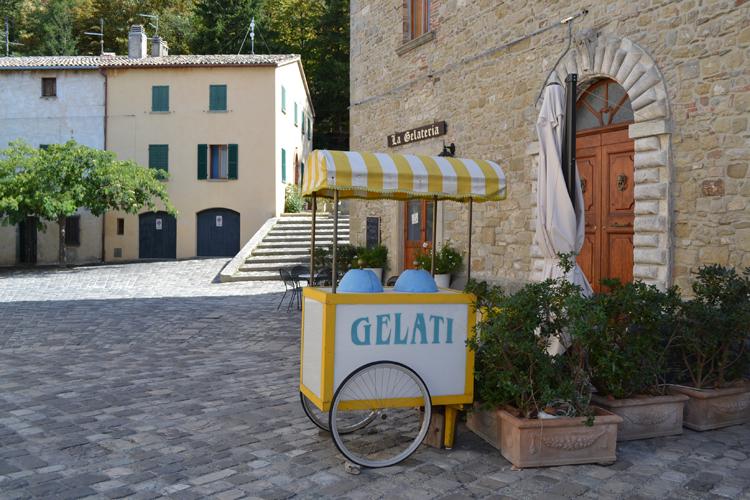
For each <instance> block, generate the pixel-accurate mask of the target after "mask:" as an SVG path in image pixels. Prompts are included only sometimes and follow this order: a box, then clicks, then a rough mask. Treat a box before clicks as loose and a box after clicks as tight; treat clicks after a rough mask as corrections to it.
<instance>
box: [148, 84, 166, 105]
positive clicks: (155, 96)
mask: <svg viewBox="0 0 750 500" xmlns="http://www.w3.org/2000/svg"><path fill="white" fill-rule="evenodd" d="M151 111H169V86H168V85H154V86H153V87H151Z"/></svg>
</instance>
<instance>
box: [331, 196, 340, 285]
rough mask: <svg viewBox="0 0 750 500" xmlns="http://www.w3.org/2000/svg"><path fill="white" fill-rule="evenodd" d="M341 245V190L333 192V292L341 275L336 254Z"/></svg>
mask: <svg viewBox="0 0 750 500" xmlns="http://www.w3.org/2000/svg"><path fill="white" fill-rule="evenodd" d="M338 245H339V192H338V191H334V192H333V251H332V252H331V256H332V257H333V265H332V269H331V274H332V275H333V276H332V277H331V293H336V282H337V281H338V277H339V274H338V273H339V269H338V263H337V260H338V259H337V258H336V254H337V253H338V252H337V250H336V247H338Z"/></svg>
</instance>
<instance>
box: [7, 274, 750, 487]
mask: <svg viewBox="0 0 750 500" xmlns="http://www.w3.org/2000/svg"><path fill="white" fill-rule="evenodd" d="M225 262H226V260H196V261H183V262H166V263H148V264H128V265H121V266H103V267H86V268H76V269H72V270H64V271H60V270H41V271H39V270H38V271H0V498H27V497H49V498H80V497H87V496H91V497H99V498H121V497H130V498H156V497H159V496H167V497H173V498H185V499H188V498H204V497H215V498H220V499H233V498H241V497H259V498H269V499H274V498H286V497H290V496H293V495H295V494H296V495H299V496H300V497H319V498H328V497H337V496H341V497H348V498H371V497H385V498H424V497H446V498H467V497H483V496H493V497H508V498H542V499H547V500H549V499H555V498H568V497H576V496H581V497H585V498H660V499H667V498H673V499H684V498H750V458H748V455H750V426H747V425H745V426H737V427H731V428H727V429H724V430H719V431H713V432H705V433H696V432H692V431H686V432H685V434H684V435H683V436H680V437H671V438H663V439H652V440H645V441H636V442H630V443H624V444H621V445H620V446H619V450H618V461H617V463H615V464H614V465H611V466H609V467H605V466H598V465H582V466H575V467H554V468H546V469H527V470H523V471H512V470H511V468H510V464H509V463H508V462H507V461H505V460H504V459H503V458H502V457H501V456H500V455H499V454H498V453H497V452H496V451H495V450H493V449H492V448H490V447H489V446H487V445H485V444H484V443H483V442H481V441H480V440H479V439H478V438H476V437H475V436H474V435H473V434H471V433H470V432H468V431H467V430H466V429H465V427H463V425H461V426H460V427H459V430H458V436H457V446H456V448H454V449H453V450H452V451H444V450H435V449H430V448H426V447H422V448H421V449H420V450H419V451H418V452H417V453H416V454H415V455H413V456H412V458H410V459H409V460H407V461H406V462H404V463H403V464H401V465H399V466H396V467H391V468H388V469H379V470H364V471H363V472H362V474H360V475H359V476H352V475H348V474H347V473H346V472H344V470H343V467H342V459H341V457H340V456H339V455H338V453H337V451H336V449H335V447H334V446H333V444H332V443H331V441H330V438H329V437H328V436H327V435H325V434H323V433H319V432H318V431H317V430H316V429H315V428H314V427H313V426H312V425H311V424H310V423H309V422H308V421H307V419H306V417H305V415H304V414H303V412H302V409H301V408H300V406H299V402H298V396H297V384H298V356H299V351H298V349H299V348H298V337H299V333H298V330H299V314H298V313H296V312H295V313H290V314H286V313H285V312H277V311H276V303H277V301H278V300H279V297H280V294H279V291H280V290H281V289H282V288H281V285H280V284H278V283H231V284H219V283H215V282H214V278H215V276H216V274H217V273H218V271H219V270H220V269H221V267H222V266H223V265H224V263H225Z"/></svg>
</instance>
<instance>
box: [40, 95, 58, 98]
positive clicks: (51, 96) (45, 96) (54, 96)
mask: <svg viewBox="0 0 750 500" xmlns="http://www.w3.org/2000/svg"><path fill="white" fill-rule="evenodd" d="M39 98H40V99H57V96H56V95H43V96H39Z"/></svg>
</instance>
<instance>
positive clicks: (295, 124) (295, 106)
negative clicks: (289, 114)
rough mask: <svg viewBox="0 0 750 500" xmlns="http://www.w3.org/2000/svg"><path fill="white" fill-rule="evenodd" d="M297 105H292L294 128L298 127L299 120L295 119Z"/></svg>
mask: <svg viewBox="0 0 750 500" xmlns="http://www.w3.org/2000/svg"><path fill="white" fill-rule="evenodd" d="M297 114H298V113H297V103H296V102H295V103H294V126H295V127H296V126H297V125H299V119H298V118H297Z"/></svg>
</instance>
